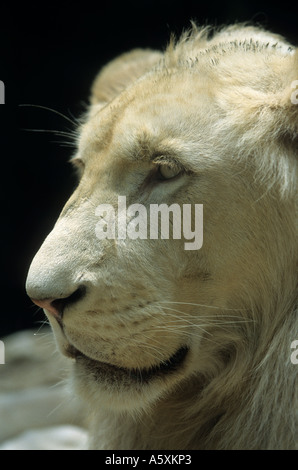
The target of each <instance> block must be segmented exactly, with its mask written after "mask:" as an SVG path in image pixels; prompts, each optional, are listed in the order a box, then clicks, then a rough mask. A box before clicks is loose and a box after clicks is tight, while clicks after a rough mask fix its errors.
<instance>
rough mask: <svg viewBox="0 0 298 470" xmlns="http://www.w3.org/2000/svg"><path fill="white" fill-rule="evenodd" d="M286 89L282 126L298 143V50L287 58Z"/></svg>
mask: <svg viewBox="0 0 298 470" xmlns="http://www.w3.org/2000/svg"><path fill="white" fill-rule="evenodd" d="M284 72H285V82H286V83H285V88H284V91H283V92H282V94H281V99H280V103H279V104H280V107H281V110H282V115H281V125H283V126H284V128H283V130H284V131H285V132H286V133H287V135H289V136H290V137H291V138H293V139H295V141H296V143H297V140H296V139H297V138H298V49H296V51H295V54H294V55H291V56H289V57H288V58H287V67H286V68H285V71H284Z"/></svg>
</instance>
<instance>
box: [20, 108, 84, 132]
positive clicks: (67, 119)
mask: <svg viewBox="0 0 298 470" xmlns="http://www.w3.org/2000/svg"><path fill="white" fill-rule="evenodd" d="M19 106H21V107H25V106H26V107H32V108H39V109H45V110H47V111H51V112H52V113H55V114H57V115H58V116H60V117H63V118H64V119H66V121H68V122H70V123H71V124H72V125H73V126H75V127H76V126H77V124H76V122H75V121H73V120H72V119H70V118H69V117H68V116H65V114H63V113H60V112H59V111H57V110H55V109H52V108H48V107H47V106H42V105H40V104H19Z"/></svg>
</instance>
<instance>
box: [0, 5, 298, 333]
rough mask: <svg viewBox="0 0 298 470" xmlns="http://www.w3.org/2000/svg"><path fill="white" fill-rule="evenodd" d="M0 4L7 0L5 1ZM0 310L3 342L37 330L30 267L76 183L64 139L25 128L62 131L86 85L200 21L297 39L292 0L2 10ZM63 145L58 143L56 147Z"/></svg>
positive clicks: (77, 112)
mask: <svg viewBox="0 0 298 470" xmlns="http://www.w3.org/2000/svg"><path fill="white" fill-rule="evenodd" d="M5 3H7V2H5ZM0 10H1V11H0V80H2V81H4V83H5V92H6V103H5V105H0V156H1V188H2V199H1V201H2V204H1V222H2V223H1V249H2V253H1V260H2V266H1V267H2V269H1V299H2V302H1V308H0V337H1V336H3V335H5V334H7V333H9V332H12V331H16V330H18V329H21V328H28V327H30V326H32V325H34V324H35V325H37V324H38V323H37V322H40V321H42V319H43V318H44V317H43V314H42V313H41V312H38V310H37V308H36V307H33V306H32V304H31V302H30V300H29V299H28V298H27V297H26V293H25V289H24V283H25V279H26V273H27V270H28V267H29V264H30V261H31V259H32V257H33V255H34V253H35V252H36V251H37V249H38V247H39V246H40V244H41V243H42V241H43V239H44V238H45V236H46V235H47V233H48V232H49V231H50V229H51V228H52V226H53V224H54V221H55V219H56V217H57V216H58V214H59V212H60V210H61V208H62V206H63V205H64V203H65V202H66V200H67V199H68V197H69V196H70V194H71V192H72V190H73V188H74V185H75V180H74V177H73V175H72V172H71V168H70V165H69V163H68V159H69V158H70V156H71V154H72V151H73V150H72V149H71V148H70V147H67V146H65V145H66V144H64V143H63V141H65V140H67V141H68V140H69V139H68V138H61V137H57V136H56V135H54V134H52V133H50V132H48V133H44V132H36V131H27V130H25V129H39V130H40V129H49V130H59V131H66V132H67V131H68V130H69V129H72V125H71V124H70V123H69V122H68V121H67V120H66V119H64V118H62V117H61V116H59V115H58V114H55V113H53V112H51V111H49V110H45V109H42V108H37V107H32V106H19V105H27V104H30V105H39V106H43V107H49V108H51V109H53V110H56V111H58V112H60V113H63V114H65V115H66V116H67V117H68V118H70V119H72V117H73V116H74V117H79V115H80V113H82V111H83V110H84V106H85V104H86V103H87V101H88V95H89V87H90V84H91V82H92V80H93V78H94V76H95V74H96V73H97V71H98V70H99V68H100V67H101V66H102V65H104V64H105V63H106V62H107V61H108V60H110V59H112V58H113V57H114V56H116V55H118V54H120V53H121V52H123V51H127V50H129V49H132V48H135V47H150V48H164V47H165V45H166V44H167V41H168V39H169V36H170V33H171V32H172V31H173V32H175V33H176V35H179V34H180V33H181V31H182V30H183V29H184V28H188V27H189V26H190V19H194V20H196V21H197V22H198V23H199V24H203V25H204V24H208V23H211V24H215V25H216V24H217V25H220V24H222V23H231V22H235V21H254V22H257V23H259V24H261V25H262V26H264V27H266V28H269V29H271V30H272V31H274V32H278V33H280V34H282V35H284V36H286V38H287V39H288V40H289V41H291V42H294V43H297V6H296V5H295V3H294V2H288V3H286V2H284V1H283V2H280V3H273V2H269V1H268V2H265V1H262V0H260V1H256V0H249V1H247V2H245V3H243V2H240V1H239V0H237V1H233V0H230V1H228V2H211V1H208V0H204V1H199V0H193V1H188V0H180V1H179V2H177V1H175V0H172V1H162V0H160V1H156V0H152V1H149V0H139V1H136V0H130V1H129V0H126V1H122V2H118V1H116V2H115V1H113V0H109V1H94V0H93V2H92V3H91V4H88V3H87V2H70V1H69V2H64V3H62V2H61V3H60V5H52V6H50V5H48V2H46V3H40V4H39V6H33V4H29V5H28V4H27V3H24V4H23V6H20V4H15V5H14V4H11V5H10V9H9V10H8V8H7V7H4V6H3V5H2V6H1V7H0ZM59 142H60V143H59Z"/></svg>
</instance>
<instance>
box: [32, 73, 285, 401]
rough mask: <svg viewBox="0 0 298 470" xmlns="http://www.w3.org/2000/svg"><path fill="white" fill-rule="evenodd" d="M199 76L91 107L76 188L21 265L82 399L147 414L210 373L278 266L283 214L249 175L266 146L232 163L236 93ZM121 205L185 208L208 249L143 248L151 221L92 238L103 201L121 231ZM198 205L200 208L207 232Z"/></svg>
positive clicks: (166, 76)
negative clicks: (123, 232) (129, 231)
mask: <svg viewBox="0 0 298 470" xmlns="http://www.w3.org/2000/svg"><path fill="white" fill-rule="evenodd" d="M208 73H209V71H206V72H205V73H203V72H202V74H199V75H198V74H195V73H194V72H193V70H192V69H189V68H183V69H182V70H180V71H179V70H178V71H177V70H173V71H171V70H167V71H166V72H164V70H156V71H154V72H151V73H149V74H147V75H145V76H144V77H143V78H141V79H140V80H139V81H137V82H136V83H135V84H132V85H131V86H130V87H129V88H128V89H126V90H124V91H122V92H121V93H120V94H119V95H118V96H116V97H115V98H114V99H113V101H112V102H111V103H110V104H109V103H108V104H106V105H105V106H102V105H94V108H93V109H92V112H90V114H89V117H88V119H87V121H86V123H85V124H84V125H83V126H82V128H81V133H80V139H79V142H78V151H77V154H76V156H75V157H74V158H73V163H74V164H75V165H76V166H77V167H78V169H79V174H80V181H79V184H78V187H77V189H76V190H75V192H74V193H73V195H72V196H71V198H70V199H69V201H68V202H67V204H66V205H65V207H64V209H63V211H62V213H61V215H60V217H59V219H58V221H57V223H56V225H55V227H54V229H53V231H52V232H51V233H50V234H49V236H48V237H47V238H46V240H45V242H44V244H43V245H42V247H41V248H40V250H39V252H38V253H37V255H36V257H35V258H34V260H33V262H32V265H31V267H30V271H29V274H28V279H27V291H28V294H29V295H30V297H31V298H32V299H33V300H34V301H35V302H36V303H37V304H38V305H40V306H42V307H44V308H45V312H46V314H47V316H48V318H49V321H50V323H51V325H52V328H53V330H54V333H55V335H56V339H57V343H58V346H59V348H60V350H61V351H62V352H63V353H64V354H66V355H68V356H70V357H72V358H74V360H75V361H74V369H75V381H76V384H77V387H78V389H80V390H81V391H82V393H83V394H84V395H85V396H87V398H88V400H91V401H92V400H99V401H100V402H101V403H104V404H105V406H111V407H113V408H129V409H138V408H140V407H145V406H146V405H147V404H150V403H152V402H153V401H155V400H157V399H158V398H159V397H160V396H161V395H164V393H165V392H167V391H168V390H171V389H173V387H174V386H175V385H176V384H179V383H181V382H182V381H184V380H187V379H188V378H190V377H191V376H193V375H195V374H198V373H208V368H209V367H210V368H212V357H214V355H216V354H220V353H221V352H222V350H223V349H225V346H226V344H227V343H228V342H229V341H230V337H231V336H230V337H229V338H228V335H227V333H226V332H227V329H228V328H229V325H230V324H231V323H233V325H234V330H233V329H232V334H234V333H235V331H237V334H239V331H240V330H241V328H244V327H243V325H245V324H246V322H247V321H250V320H251V319H250V318H249V313H248V312H249V306H251V305H252V304H254V303H257V302H259V300H260V298H261V296H262V292H261V291H259V290H258V284H259V283H260V282H261V281H260V279H261V278H262V279H263V277H264V278H266V282H267V277H268V276H269V274H268V273H269V272H270V266H271V265H270V263H271V262H272V263H273V264H274V256H275V255H273V258H272V259H270V256H271V251H272V253H274V250H275V249H276V243H275V238H274V235H272V234H274V233H277V232H278V231H279V230H281V227H280V221H281V218H282V216H283V215H282V214H281V211H280V207H279V208H277V207H276V206H274V204H272V203H270V202H268V201H269V199H270V197H272V198H274V197H275V196H274V194H273V193H272V194H273V195H272V196H270V194H268V188H267V182H266V178H258V164H259V159H260V158H263V154H262V153H264V150H263V149H262V147H261V146H260V148H256V147H254V144H255V140H254V139H253V138H251V137H248V139H249V138H250V139H251V141H250V142H248V141H247V142H246V143H245V145H247V147H246V148H245V149H244V150H243V154H244V155H241V144H240V141H241V139H243V134H241V131H240V130H239V127H240V128H241V126H242V128H243V123H242V124H241V125H240V124H239V122H237V115H236V114H233V113H232V111H231V109H233V106H234V103H233V99H234V96H233V95H232V98H231V100H230V98H229V95H228V94H227V95H225V93H224V91H223V89H222V86H223V83H224V81H223V80H222V77H219V78H218V82H214V81H213V82H212V86H211V85H210V83H211V82H210V77H208ZM216 76H217V75H216V74H214V76H213V79H215V77H216ZM211 78H212V77H211ZM237 80H238V81H239V79H238V78H237ZM233 83H234V82H233ZM234 85H235V86H239V84H238V83H236V84H234ZM246 91H247V90H246ZM238 108H239V109H238V115H239V116H241V119H242V118H243V116H244V115H245V113H246V112H247V110H246V109H245V106H243V107H242V105H241V101H239V103H238ZM248 125H249V126H250V128H249V130H250V131H251V128H252V126H253V123H252V122H251V121H250V122H249V123H248ZM256 127H258V126H257V125H256ZM227 135H229V136H230V138H229V139H227ZM279 189H280V188H278V189H276V191H277V190H279ZM275 194H276V193H275ZM119 196H125V197H126V205H127V207H128V206H131V205H132V204H141V205H142V206H143V207H144V208H145V210H146V211H147V214H149V212H150V208H151V207H152V205H153V204H158V205H159V204H162V203H164V204H167V205H168V206H170V205H171V204H174V203H175V204H178V205H179V206H180V207H181V208H182V207H183V205H184V204H190V205H191V207H192V209H193V211H192V213H191V214H192V229H194V228H195V229H196V230H201V229H203V237H204V241H203V245H202V246H201V247H200V248H199V249H193V250H187V249H185V242H186V240H185V237H184V236H183V230H182V232H181V237H180V238H178V237H177V238H173V236H172V233H171V230H170V237H169V239H167V238H166V239H162V238H161V237H160V236H159V237H158V238H150V228H149V225H150V223H149V219H147V220H146V224H147V227H148V230H147V236H146V237H145V236H144V237H138V235H136V236H135V237H134V238H133V237H129V236H126V238H124V237H122V238H121V237H117V228H116V232H115V234H116V236H115V237H114V238H111V237H107V238H104V239H100V238H99V237H98V236H97V232H96V227H98V223H102V221H106V220H107V219H106V218H105V217H106V216H105V215H103V214H101V215H100V214H99V212H98V211H97V208H98V206H99V205H101V204H110V205H111V206H112V207H113V208H114V215H115V218H114V222H115V223H116V222H118V221H119V219H118V214H119V206H118V203H119ZM195 204H202V205H203V228H202V227H201V226H198V223H197V222H198V220H197V219H195V212H194V205H195ZM269 208H270V217H268V210H269ZM136 215H139V213H136V214H135V216H136ZM133 217H134V216H133V214H131V213H127V215H126V223H127V224H128V223H129V221H131V220H132V219H133ZM174 223H176V220H173V217H172V219H171V218H170V228H171V229H172V226H171V225H173V224H174ZM181 223H182V226H183V220H182V222H181ZM127 227H128V225H127ZM144 227H145V226H144V225H143V228H144ZM182 228H183V227H182ZM138 229H140V227H137V226H135V233H138ZM277 236H278V235H277ZM265 247H266V251H264V249H265ZM262 266H263V269H262V268H261V267H262ZM268 282H270V281H269V280H268ZM235 334H236V333H235ZM219 338H221V340H219ZM224 338H228V339H227V340H226V341H225V339H224Z"/></svg>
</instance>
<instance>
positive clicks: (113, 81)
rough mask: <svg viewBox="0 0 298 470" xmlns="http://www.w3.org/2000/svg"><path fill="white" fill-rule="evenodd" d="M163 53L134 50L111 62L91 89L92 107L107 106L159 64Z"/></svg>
mask: <svg viewBox="0 0 298 470" xmlns="http://www.w3.org/2000/svg"><path fill="white" fill-rule="evenodd" d="M161 57H162V53H161V52H158V51H153V50H150V49H134V50H133V51H131V52H128V53H125V54H122V55H120V56H119V57H117V58H116V59H114V60H112V61H111V62H109V63H108V64H107V65H106V66H105V67H103V69H102V70H101V71H100V72H99V74H98V75H97V77H96V79H95V81H94V83H93V85H92V88H91V97H90V103H91V105H96V104H99V105H100V104H102V105H104V104H106V103H109V102H110V101H111V100H112V99H114V98H115V97H116V96H117V95H119V93H121V92H122V91H123V90H124V89H125V88H127V87H128V86H129V85H130V84H131V83H133V82H134V81H135V80H137V79H138V78H139V77H141V76H142V75H144V74H145V73H146V72H148V71H149V70H150V69H152V68H153V67H154V66H155V65H157V64H158V62H159V61H160V59H161Z"/></svg>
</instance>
